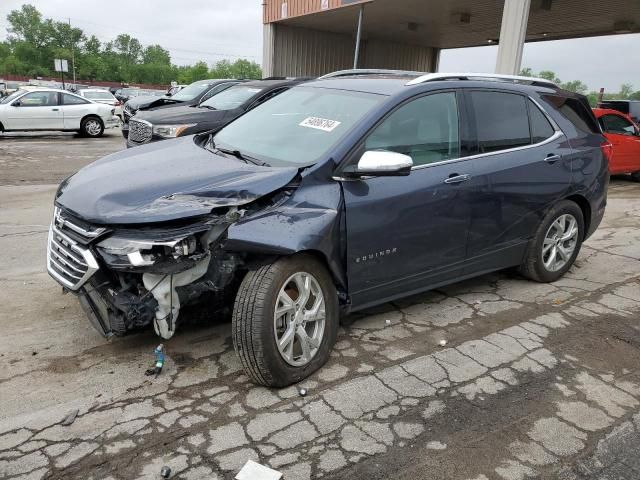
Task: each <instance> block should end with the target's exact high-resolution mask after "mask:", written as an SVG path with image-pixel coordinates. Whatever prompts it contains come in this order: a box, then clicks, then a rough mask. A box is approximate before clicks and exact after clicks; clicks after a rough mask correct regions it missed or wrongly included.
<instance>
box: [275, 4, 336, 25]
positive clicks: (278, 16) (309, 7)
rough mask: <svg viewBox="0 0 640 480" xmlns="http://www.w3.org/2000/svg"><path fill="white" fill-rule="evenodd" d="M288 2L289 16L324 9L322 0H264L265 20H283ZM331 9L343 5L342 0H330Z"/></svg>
mask: <svg viewBox="0 0 640 480" xmlns="http://www.w3.org/2000/svg"><path fill="white" fill-rule="evenodd" d="M283 3H286V4H287V18H291V17H297V16H300V15H306V14H307V13H313V12H319V11H321V10H322V0H264V3H263V6H264V11H263V15H262V17H263V22H264V23H269V22H275V21H277V20H282V4H283ZM328 5H329V9H331V8H338V7H340V6H342V0H328Z"/></svg>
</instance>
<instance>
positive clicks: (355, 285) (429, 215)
mask: <svg viewBox="0 0 640 480" xmlns="http://www.w3.org/2000/svg"><path fill="white" fill-rule="evenodd" d="M357 73H358V74H357V75H355V76H349V72H341V73H337V74H335V75H334V76H331V75H330V76H327V77H326V78H322V79H319V80H317V81H312V82H308V83H304V84H302V85H297V86H295V87H293V88H290V89H289V90H288V91H285V92H283V93H281V94H279V95H277V96H275V97H274V98H272V99H271V100H269V101H266V102H262V103H261V104H260V105H258V106H257V107H255V108H253V109H251V110H250V111H249V112H247V113H246V114H244V115H242V116H241V117H239V118H238V119H236V120H235V121H234V122H231V123H230V124H228V125H227V126H226V127H224V128H222V129H221V130H220V131H218V132H217V133H203V134H199V135H195V136H190V137H183V138H178V139H175V140H171V141H167V142H159V143H156V144H150V145H146V146H143V147H139V148H134V149H131V150H126V151H122V152H118V153H115V154H112V155H109V156H108V157H105V158H103V159H102V160H98V161H97V162H95V163H93V164H91V165H89V166H87V167H85V168H83V169H82V170H80V171H79V172H78V173H76V174H75V175H73V176H71V177H70V178H68V179H67V180H65V181H64V182H63V183H62V185H61V186H60V188H59V190H58V192H57V194H56V196H55V213H54V218H53V221H52V224H51V230H50V235H49V249H48V270H49V273H50V274H51V276H52V277H53V278H54V279H56V280H57V281H58V282H59V283H60V284H61V285H62V286H63V287H64V288H65V289H66V290H69V291H72V292H75V293H76V294H77V295H78V299H79V300H80V303H81V305H82V306H83V307H84V309H85V311H86V313H87V316H88V318H89V320H90V321H91V323H92V324H93V325H94V326H95V327H96V328H97V329H98V331H100V332H101V333H102V334H103V335H114V334H115V335H124V334H126V333H128V332H132V331H135V330H137V329H140V328H150V327H153V328H155V330H156V332H157V333H158V334H159V335H160V336H161V337H163V338H170V337H171V336H172V335H173V334H174V332H175V330H176V327H177V326H179V325H180V317H179V312H180V309H181V308H182V306H183V305H186V304H188V303H189V302H195V301H197V300H198V299H200V300H201V301H203V305H208V306H210V308H213V307H212V305H214V303H215V302H214V300H215V301H217V303H218V304H220V303H223V302H225V301H226V302H228V304H229V305H231V304H233V319H232V328H231V332H232V338H233V344H234V347H235V350H236V352H237V354H238V356H239V358H240V361H241V363H242V365H243V367H244V370H245V372H246V374H247V375H248V376H249V378H251V379H252V380H253V381H254V382H256V383H259V384H263V385H268V386H274V387H282V386H286V385H289V384H291V383H295V382H298V381H300V380H302V379H304V378H305V377H307V376H309V375H310V374H312V373H313V372H314V371H315V370H317V369H318V368H320V366H322V365H323V364H324V363H325V362H326V361H327V359H328V358H329V355H330V353H331V349H332V346H333V344H334V342H335V340H336V335H337V332H338V325H339V318H340V312H341V311H342V312H343V313H348V312H353V311H358V310H362V309H365V308H369V307H372V306H374V305H377V304H383V303H386V302H389V301H393V300H394V299H397V298H400V297H403V296H407V295H411V294H416V293H418V292H421V291H425V290H429V289H433V288H437V287H439V286H441V285H444V284H448V283H452V282H456V281H460V280H463V279H467V278H469V277H472V276H476V275H480V274H485V273H487V272H491V271H495V270H500V269H504V268H510V267H514V266H519V268H520V271H521V272H522V273H523V274H524V275H525V276H526V277H528V278H530V279H532V280H535V281H539V282H553V281H555V280H558V279H559V278H561V277H562V276H563V275H564V274H565V273H566V272H567V271H568V270H569V269H570V268H571V266H572V265H573V263H574V261H575V259H576V257H577V255H578V253H579V251H580V247H581V245H582V242H584V240H586V239H587V238H589V236H590V235H591V234H592V233H593V232H594V231H595V230H596V229H597V227H598V225H599V224H600V221H601V220H602V217H603V215H604V211H605V206H606V202H607V185H608V180H609V173H608V171H607V167H608V163H607V159H608V156H609V154H610V148H609V143H608V142H607V140H606V139H605V138H604V137H603V135H602V131H601V130H600V127H599V126H598V122H597V120H596V119H595V117H594V115H593V112H592V111H591V109H590V108H589V104H588V102H587V99H586V98H585V97H584V96H582V95H578V94H574V93H571V92H567V91H564V90H562V89H560V88H559V87H557V86H556V85H555V84H553V83H550V82H548V81H546V80H543V79H535V78H527V77H509V76H496V75H492V74H486V75H484V74H467V75H465V74H452V75H447V74H442V73H439V74H429V75H424V76H419V77H418V76H416V75H413V74H411V73H409V72H407V73H404V74H400V73H398V72H387V73H386V74H380V72H379V71H378V72H376V74H374V73H371V74H370V75H365V74H363V72H362V71H358V72H357ZM242 87H248V88H253V87H251V86H248V85H242ZM233 88H237V89H239V88H240V87H233ZM228 92H230V90H228V91H226V92H223V93H221V94H219V95H220V96H222V95H224V97H229V95H228ZM224 97H223V98H224ZM214 98H216V97H214ZM229 101H230V102H231V98H229ZM231 111H232V110H231ZM80 256H81V257H80ZM79 260H82V263H79ZM233 298H235V302H234V301H233ZM216 299H217V300H216ZM211 318H215V315H211Z"/></svg>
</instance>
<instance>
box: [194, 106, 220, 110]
mask: <svg viewBox="0 0 640 480" xmlns="http://www.w3.org/2000/svg"><path fill="white" fill-rule="evenodd" d="M197 107H198V108H208V109H209V110H217V108H214V107H212V106H210V105H197Z"/></svg>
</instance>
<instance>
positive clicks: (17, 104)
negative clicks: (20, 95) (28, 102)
mask: <svg viewBox="0 0 640 480" xmlns="http://www.w3.org/2000/svg"><path fill="white" fill-rule="evenodd" d="M20 105H22V103H20V100H16V101H15V102H13V103H12V104H11V106H12V107H19V106H20Z"/></svg>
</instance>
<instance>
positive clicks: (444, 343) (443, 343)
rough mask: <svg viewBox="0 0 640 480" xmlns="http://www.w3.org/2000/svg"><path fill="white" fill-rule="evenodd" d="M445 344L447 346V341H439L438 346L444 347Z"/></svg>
mask: <svg viewBox="0 0 640 480" xmlns="http://www.w3.org/2000/svg"><path fill="white" fill-rule="evenodd" d="M446 344H447V341H446V340H440V341H439V342H438V345H440V346H441V347H444V346H445V345H446Z"/></svg>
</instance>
